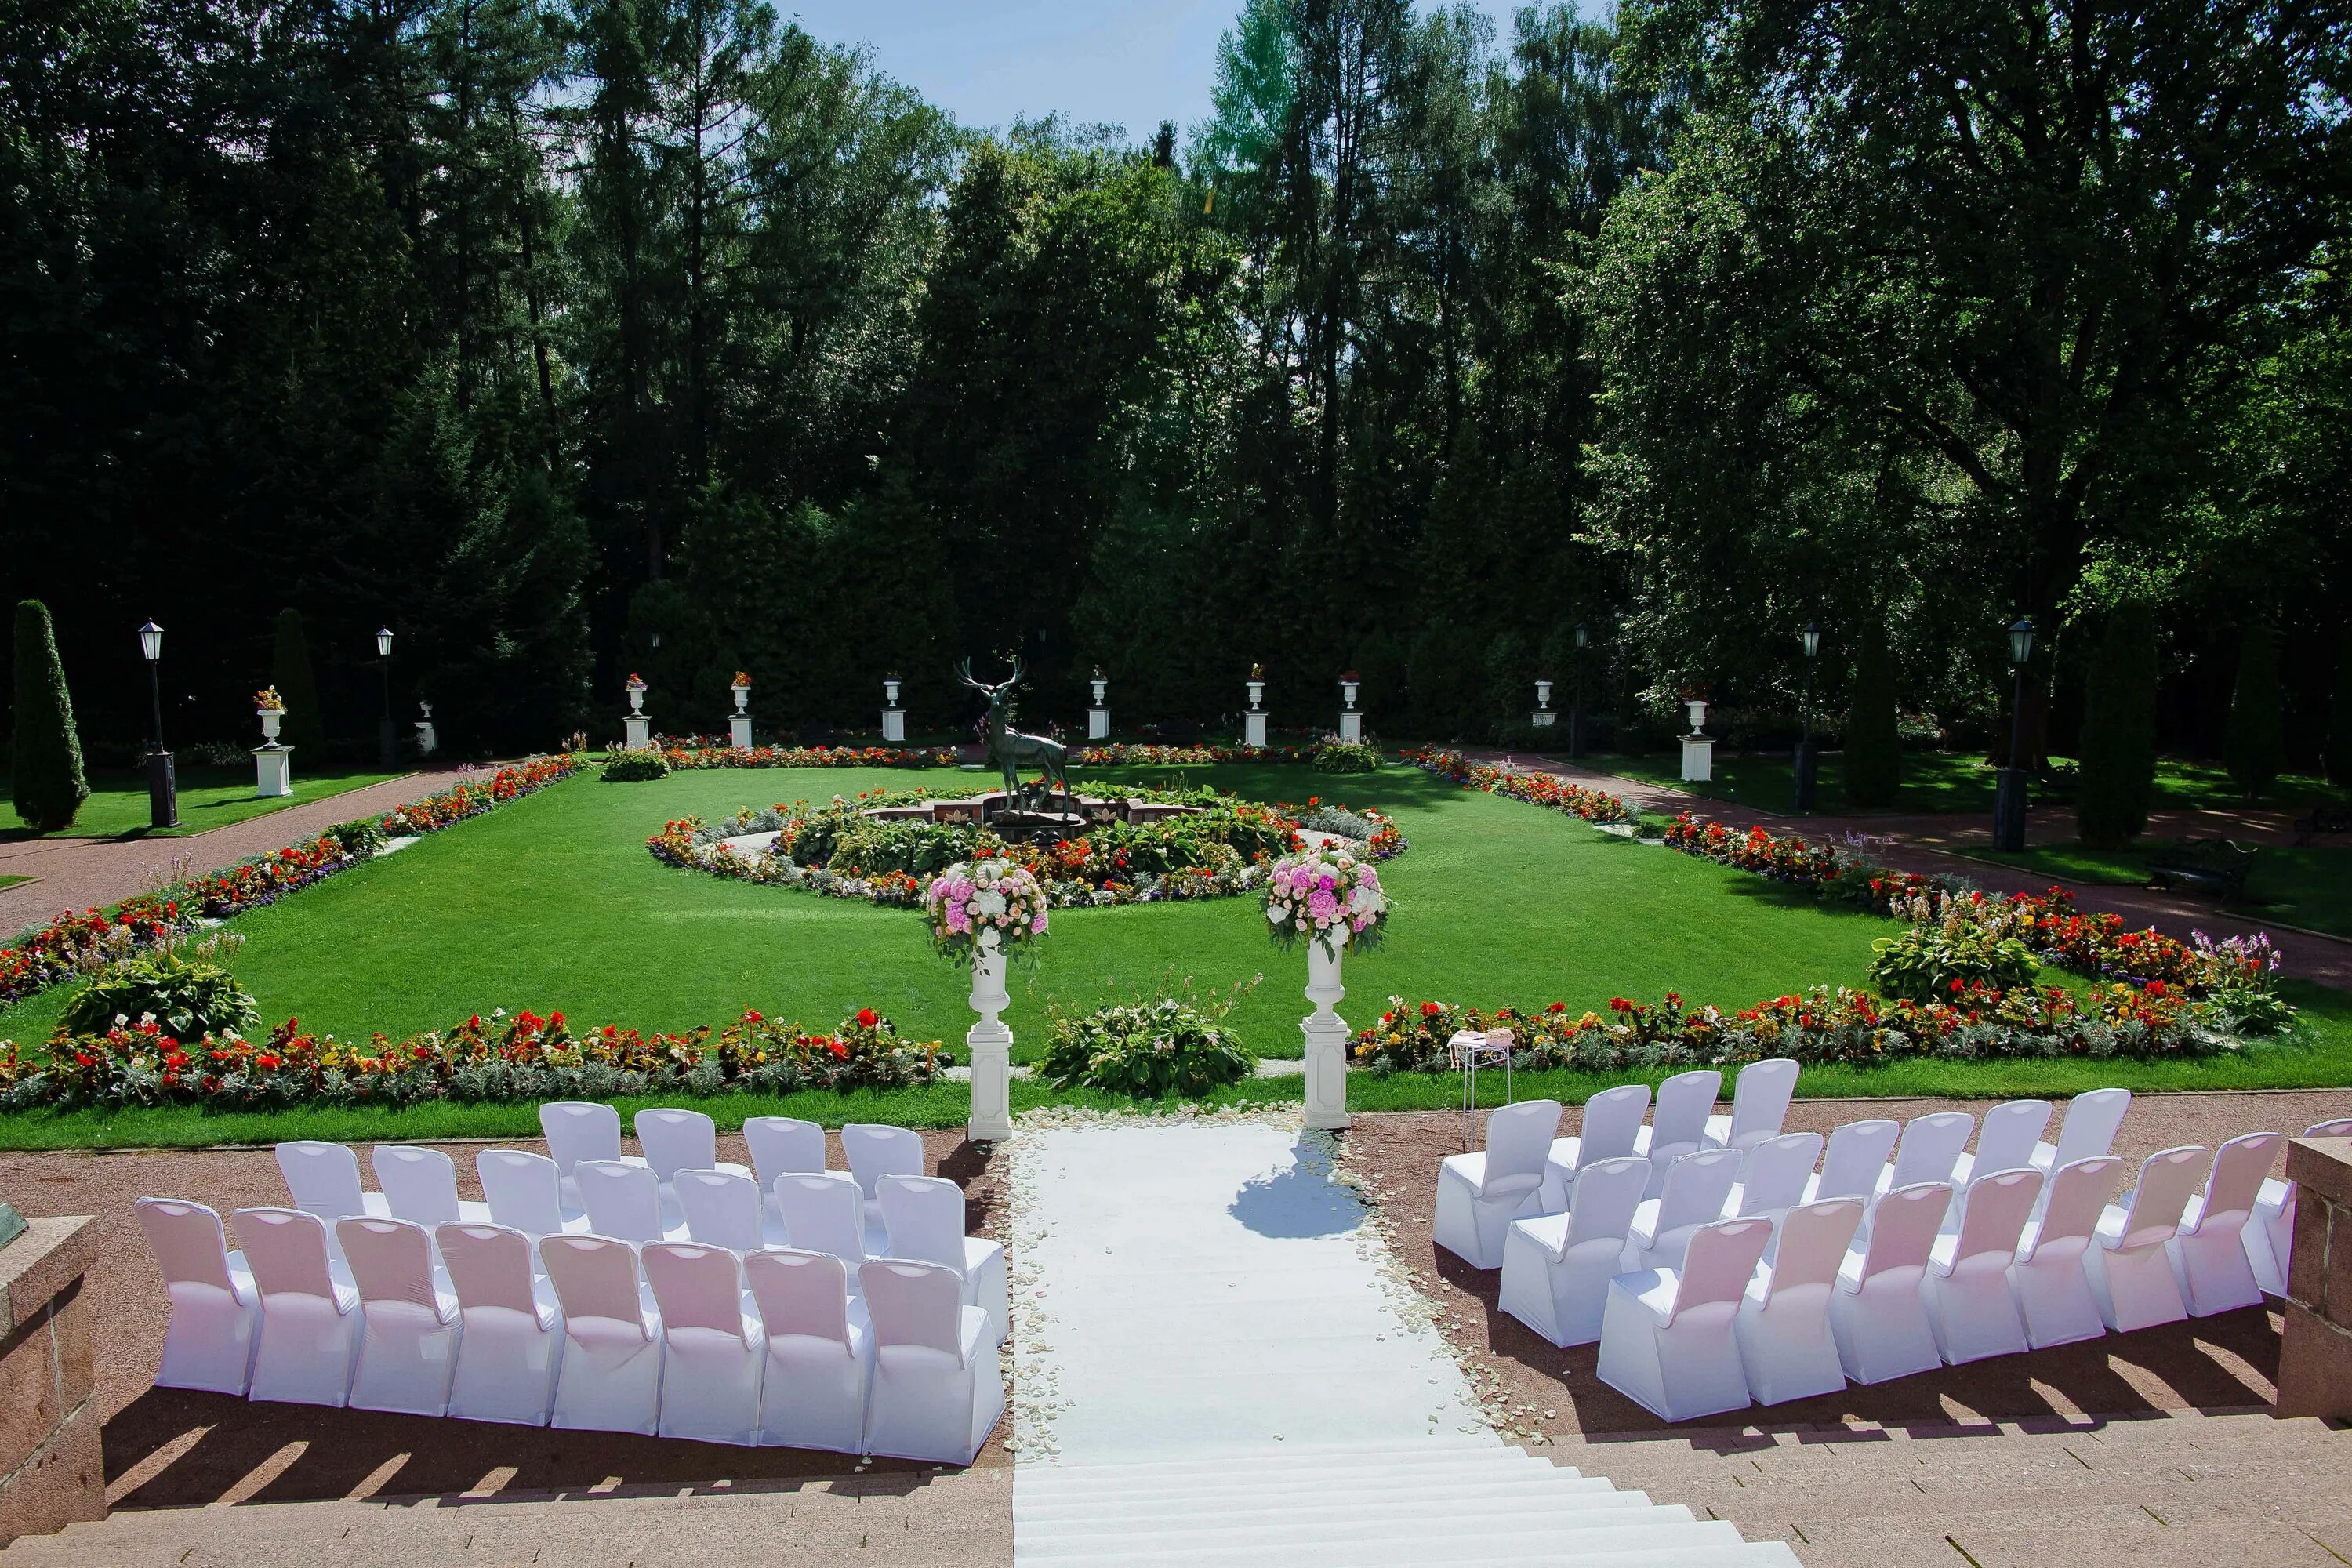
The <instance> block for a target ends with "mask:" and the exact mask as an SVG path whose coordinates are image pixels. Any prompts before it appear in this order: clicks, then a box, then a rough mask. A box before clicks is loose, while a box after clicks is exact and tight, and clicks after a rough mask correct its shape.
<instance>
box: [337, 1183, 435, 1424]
mask: <svg viewBox="0 0 2352 1568" xmlns="http://www.w3.org/2000/svg"><path fill="white" fill-rule="evenodd" d="M335 1231H336V1234H337V1237H338V1238H339V1239H340V1240H341V1242H342V1244H343V1258H344V1261H345V1262H347V1263H348V1264H349V1265H350V1266H351V1270H352V1283H353V1284H354V1285H356V1286H357V1287H358V1288H359V1293H360V1351H359V1359H358V1361H357V1363H356V1364H355V1365H354V1366H353V1368H352V1392H351V1398H350V1400H349V1401H348V1403H349V1404H350V1405H351V1407H352V1409H354V1410H385V1411H391V1412H394V1413H395V1414H397V1415H446V1414H448V1410H449V1376H450V1373H453V1372H455V1371H456V1370H457V1337H458V1334H459V1333H460V1331H461V1328H460V1325H459V1322H458V1320H457V1293H456V1292H455V1291H453V1290H451V1289H448V1287H447V1285H446V1282H445V1281H444V1280H442V1279H438V1278H437V1277H436V1276H437V1275H438V1273H439V1270H438V1269H437V1268H435V1266H434V1262H433V1237H432V1236H431V1234H430V1233H428V1232H427V1231H426V1230H425V1227H424V1226H421V1225H418V1224H417V1223H416V1222H415V1221H414V1220H405V1219H339V1220H337V1221H336V1222H335Z"/></svg>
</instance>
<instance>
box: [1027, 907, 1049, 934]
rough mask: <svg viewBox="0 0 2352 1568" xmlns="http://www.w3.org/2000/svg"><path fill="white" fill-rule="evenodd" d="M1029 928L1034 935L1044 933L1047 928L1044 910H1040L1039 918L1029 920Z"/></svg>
mask: <svg viewBox="0 0 2352 1568" xmlns="http://www.w3.org/2000/svg"><path fill="white" fill-rule="evenodd" d="M1029 930H1030V931H1031V933H1032V934H1033V935H1042V934H1044V932H1045V913H1044V911H1042V910H1041V911H1039V913H1038V916H1037V918H1036V919H1035V920H1034V921H1030V922H1029Z"/></svg>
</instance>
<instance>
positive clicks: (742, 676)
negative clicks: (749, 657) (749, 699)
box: [728, 669, 751, 691]
mask: <svg viewBox="0 0 2352 1568" xmlns="http://www.w3.org/2000/svg"><path fill="white" fill-rule="evenodd" d="M728 685H729V687H730V689H733V690H736V691H749V690H751V671H750V670H748V669H739V670H737V671H736V672H735V679H733V680H731V681H730V682H729V683H728Z"/></svg>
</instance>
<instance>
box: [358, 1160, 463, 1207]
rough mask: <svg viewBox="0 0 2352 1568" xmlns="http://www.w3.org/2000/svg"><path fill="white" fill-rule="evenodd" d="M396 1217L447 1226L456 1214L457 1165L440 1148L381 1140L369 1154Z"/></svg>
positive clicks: (380, 1185) (389, 1205) (380, 1184)
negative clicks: (427, 1147)
mask: <svg viewBox="0 0 2352 1568" xmlns="http://www.w3.org/2000/svg"><path fill="white" fill-rule="evenodd" d="M368 1163H369V1164H371V1165H373V1166H374V1167H375V1184H376V1185H377V1186H379V1187H382V1188H383V1202H384V1206H385V1207H386V1208H389V1209H390V1210H391V1211H392V1215H393V1217H394V1219H407V1220H415V1222H416V1223H417V1224H419V1225H446V1224H449V1223H451V1222H452V1221H454V1220H456V1219H457V1166H456V1165H454V1164H452V1163H450V1160H449V1156H448V1155H446V1154H444V1153H443V1152H441V1151H440V1150H438V1149H420V1148H418V1147H416V1146H415V1144H413V1143H379V1144H377V1145H376V1146H375V1150H374V1152H373V1153H371V1154H369V1155H368Z"/></svg>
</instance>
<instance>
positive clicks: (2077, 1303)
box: [2009, 1154, 2124, 1350]
mask: <svg viewBox="0 0 2352 1568" xmlns="http://www.w3.org/2000/svg"><path fill="white" fill-rule="evenodd" d="M2123 1169H2124V1163H2123V1162H2122V1161H2121V1160H2119V1159H2117V1158H2116V1156H2114V1155H2113V1154H2095V1155H2093V1156H2092V1157H2091V1158H2089V1159H2087V1160H2077V1161H2075V1162H2074V1163H2073V1164H2071V1165H2061V1166H2059V1167H2058V1173H2057V1175H2055V1176H2053V1177H2052V1178H2051V1180H2050V1181H2049V1183H2048V1184H2046V1186H2045V1189H2044V1191H2043V1194H2042V1196H2041V1198H2040V1199H2039V1200H2038V1206H2039V1208H2040V1209H2041V1211H2042V1212H2041V1213H2040V1214H2039V1215H2036V1216H2035V1217H2034V1218H2032V1219H2031V1220H2029V1221H2027V1222H2026V1226H2025V1229H2024V1230H2023V1231H2022V1232H2021V1233H2020V1234H2019V1236H2018V1241H2017V1260H2016V1261H2015V1262H2013V1263H2011V1265H2010V1266H2009V1282H2010V1286H2011V1289H2014V1290H2015V1291H2016V1292H2017V1307H2018V1310H2019V1312H2020V1313H2021V1314H2022V1316H2023V1317H2024V1319H2025V1342H2026V1344H2027V1345H2028V1346H2030V1347H2031V1348H2032V1349H2034V1350H2047V1349H2049V1348H2050V1347H2051V1346H2052V1345H2071V1344H2074V1343H2075V1342H2078V1341H2081V1340H2095V1339H2097V1338H2098V1337H2099V1336H2100V1335H2101V1334H2104V1333H2105V1332H2106V1331H2107V1325H2106V1324H2105V1322H2103V1321H2100V1318H2099V1303H2098V1300H2096V1298H2095V1297H2094V1296H2092V1294H2091V1281H2090V1279H2089V1278H2088V1277H2087V1276H2086V1275H2085V1274H2084V1271H2083V1254H2084V1250H2085V1249H2086V1248H2088V1247H2089V1246H2090V1245H2091V1231H2092V1227H2094V1226H2096V1225H2097V1224H2098V1223H2099V1215H2100V1213H2101V1211H2103V1210H2104V1209H2105V1207H2106V1206H2107V1199H2108V1198H2109V1197H2111V1196H2113V1195H2114V1194H2115V1190H2116V1177H2118V1176H2120V1175H2122V1174H2123Z"/></svg>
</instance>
